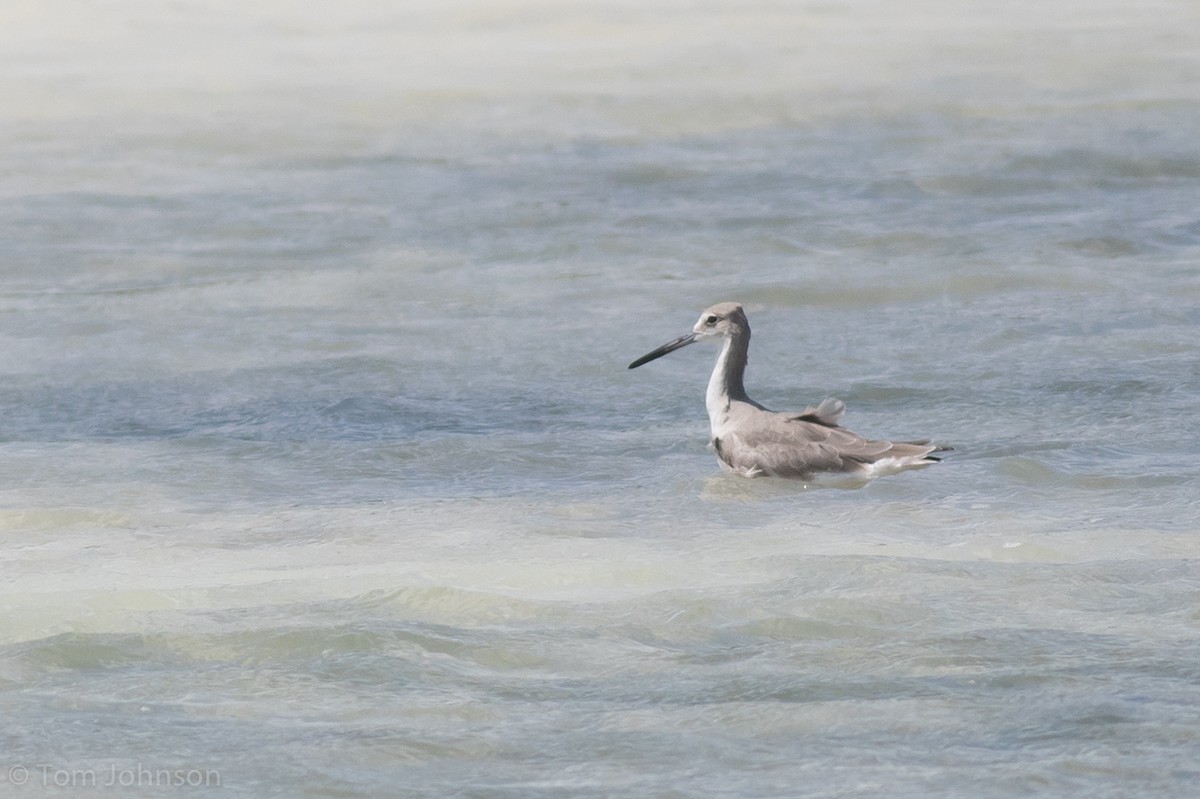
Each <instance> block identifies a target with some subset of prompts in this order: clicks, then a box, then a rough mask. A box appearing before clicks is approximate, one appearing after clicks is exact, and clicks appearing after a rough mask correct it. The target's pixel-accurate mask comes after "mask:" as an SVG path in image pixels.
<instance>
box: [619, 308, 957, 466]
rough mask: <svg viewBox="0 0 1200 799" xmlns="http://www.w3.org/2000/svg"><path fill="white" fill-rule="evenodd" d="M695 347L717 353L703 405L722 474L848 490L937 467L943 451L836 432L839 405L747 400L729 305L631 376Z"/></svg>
mask: <svg viewBox="0 0 1200 799" xmlns="http://www.w3.org/2000/svg"><path fill="white" fill-rule="evenodd" d="M697 341H715V342H718V343H719V344H720V346H721V352H720V354H719V355H717V363H716V366H715V367H714V368H713V373H712V377H710V378H709V381H708V391H707V393H706V394H705V396H704V405H705V407H706V408H707V409H708V421H709V426H710V428H711V432H712V438H711V440H710V442H709V443H710V446H711V447H712V448H713V450H714V451H715V452H716V453H717V459H718V460H719V461H720V463H721V466H722V467H723V468H724V469H726V470H728V471H731V472H734V473H736V474H740V475H744V476H746V477H760V476H775V477H792V478H797V479H800V480H814V479H816V478H819V477H827V476H834V477H836V476H840V477H843V478H848V479H849V480H850V481H852V482H865V481H867V480H870V479H871V478H874V477H879V476H882V475H886V474H895V473H896V472H902V471H904V470H906V469H919V468H921V467H924V466H929V465H930V464H932V463H937V462H938V461H939V460H940V458H938V457H936V456H935V455H934V454H933V453H935V452H942V451H945V450H948V449H950V448H949V447H941V446H937V445H934V444H930V443H929V441H928V440H922V441H883V440H877V439H869V438H864V437H863V436H860V435H858V434H857V433H852V432H850V431H849V430H847V429H845V428H844V427H841V426H840V425H839V422H840V421H841V419H842V416H843V414H845V412H846V405H845V403H843V402H842V401H841V400H839V399H832V398H830V399H826V400H824V401H823V402H821V404H819V405H817V406H816V407H815V408H813V407H808V408H805V409H804V410H803V411H800V412H799V413H786V412H782V413H781V412H777V411H771V410H768V409H766V408H764V407H763V406H762V405H759V404H758V403H757V402H755V401H754V400H752V399H750V397H748V396H747V395H746V389H745V387H744V386H743V384H742V378H743V376H744V374H745V372H746V359H747V353H748V352H749V349H750V322H749V321H748V320H747V319H746V312H745V311H744V310H742V306H741V305H740V304H739V303H736V302H722V303H718V304H717V305H714V306H712V307H711V308H708V309H707V310H705V311H704V313H702V314H700V320H699V321H698V322H696V325H695V327H693V328H692V332H691V333H688V334H687V335H684V336H680V337H679V338H677V339H675V340H674V341H669V342H667V343H666V344H664V345H662V346H661V347H659V348H658V349H656V350H653V351H651V352H648V353H646V354H645V355H643V356H642V357H640V358H638V359H637V360H636V361H634V362H633V363H631V364H629V368H630V369H636V368H637V367H639V366H641V365H642V364H646V363H649V362H650V361H653V360H655V359H657V358H661V357H662V356H664V355H666V354H667V353H669V352H674V351H675V350H677V349H679V348H680V347H686V346H687V345H688V344H692V343H694V342H697Z"/></svg>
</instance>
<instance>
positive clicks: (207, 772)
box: [37, 763, 221, 788]
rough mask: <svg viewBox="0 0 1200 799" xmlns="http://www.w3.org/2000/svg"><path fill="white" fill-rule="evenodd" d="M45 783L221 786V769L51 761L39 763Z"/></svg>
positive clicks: (40, 772)
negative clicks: (66, 765) (58, 764)
mask: <svg viewBox="0 0 1200 799" xmlns="http://www.w3.org/2000/svg"><path fill="white" fill-rule="evenodd" d="M37 773H38V774H39V775H40V776H41V783H42V785H43V786H45V787H49V786H55V787H59V788H68V787H74V788H85V787H92V788H135V787H140V788H201V787H220V786H221V772H220V771H217V770H216V769H196V768H192V769H154V768H147V767H146V766H144V765H143V764H141V763H138V764H136V765H134V766H127V767H124V768H122V767H120V766H118V765H117V764H115V763H114V764H112V765H110V766H109V767H108V768H101V769H62V768H54V767H52V766H48V765H41V766H38V767H37Z"/></svg>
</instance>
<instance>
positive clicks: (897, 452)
mask: <svg viewBox="0 0 1200 799" xmlns="http://www.w3.org/2000/svg"><path fill="white" fill-rule="evenodd" d="M830 402H833V403H836V406H827V403H830ZM822 409H824V410H823V411H822ZM844 412H845V406H844V405H843V404H842V403H841V402H840V401H838V400H832V401H830V400H826V401H825V402H823V403H821V405H820V406H818V408H817V409H814V410H811V414H812V415H810V411H805V413H802V414H800V415H795V414H790V413H769V414H764V415H762V416H759V417H758V418H757V419H755V423H754V424H752V425H743V426H738V427H737V428H735V429H734V430H731V431H729V432H728V433H726V434H725V435H724V436H722V437H721V439H720V440H714V441H713V445H714V447H716V449H717V454H718V455H719V456H720V457H721V459H722V460H723V461H725V463H726V464H728V465H729V466H730V467H731V468H733V469H734V470H736V471H740V472H742V473H744V474H773V475H777V476H780V477H807V476H810V475H813V474H816V473H818V472H853V471H857V470H859V469H860V468H861V467H862V466H863V465H864V464H870V463H874V462H876V461H878V460H880V459H881V458H885V457H905V456H910V457H920V456H921V455H924V454H926V453H928V452H930V451H932V450H933V447H931V446H929V445H926V444H921V443H917V442H900V443H898V442H892V441H883V440H877V439H868V438H863V437H862V436H860V435H858V434H857V433H853V432H851V431H849V430H846V429H844V428H841V427H838V426H836V420H837V419H839V418H840V417H841V415H842V414H843V413H844ZM814 417H819V418H820V421H817V420H815V418H814ZM830 422H834V424H831V423H830Z"/></svg>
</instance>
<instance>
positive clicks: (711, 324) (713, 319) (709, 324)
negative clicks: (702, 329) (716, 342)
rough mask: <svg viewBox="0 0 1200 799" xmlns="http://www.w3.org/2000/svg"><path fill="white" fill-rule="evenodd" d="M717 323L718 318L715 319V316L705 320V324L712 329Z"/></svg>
mask: <svg viewBox="0 0 1200 799" xmlns="http://www.w3.org/2000/svg"><path fill="white" fill-rule="evenodd" d="M716 323H717V317H715V316H710V317H708V318H707V319H705V320H704V324H706V325H708V326H709V327H712V326H713V325H715V324H716Z"/></svg>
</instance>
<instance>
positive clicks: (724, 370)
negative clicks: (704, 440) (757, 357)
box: [704, 332, 750, 430]
mask: <svg viewBox="0 0 1200 799" xmlns="http://www.w3.org/2000/svg"><path fill="white" fill-rule="evenodd" d="M749 349H750V334H749V332H747V333H745V334H744V335H741V336H730V337H729V338H727V339H725V341H724V343H722V344H721V353H720V354H719V355H718V356H717V365H716V366H715V367H713V373H712V377H710V378H709V379H708V392H707V393H706V394H705V396H704V406H705V408H707V409H708V418H709V420H710V421H711V422H712V425H713V429H714V430H716V429H717V427H718V424H717V421H718V419H719V418H720V417H721V415H722V414H724V413H725V412H726V411H728V410H729V403H730V402H732V401H734V400H742V401H746V400H748V399H749V398H748V397H747V396H746V388H745V386H744V385H743V384H742V377H743V376H744V375H745V373H746V357H747V353H748V351H749Z"/></svg>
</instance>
